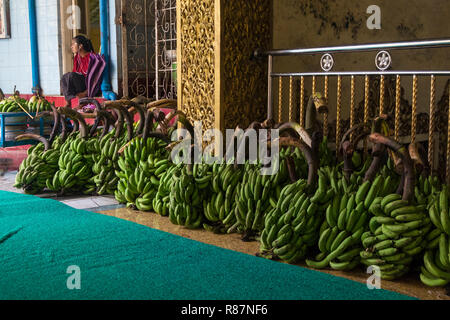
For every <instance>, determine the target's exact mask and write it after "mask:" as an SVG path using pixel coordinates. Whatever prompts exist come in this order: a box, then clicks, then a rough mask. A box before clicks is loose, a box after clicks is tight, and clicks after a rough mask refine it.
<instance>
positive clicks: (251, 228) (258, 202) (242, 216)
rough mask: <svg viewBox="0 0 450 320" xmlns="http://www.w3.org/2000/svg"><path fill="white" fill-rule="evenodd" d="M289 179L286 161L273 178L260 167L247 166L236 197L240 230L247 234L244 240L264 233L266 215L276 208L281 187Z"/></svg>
mask: <svg viewBox="0 0 450 320" xmlns="http://www.w3.org/2000/svg"><path fill="white" fill-rule="evenodd" d="M280 159H281V158H280ZM287 178H288V173H287V165H286V161H285V160H282V159H281V160H280V168H279V170H278V172H277V173H276V174H274V175H272V176H270V175H262V174H261V166H260V165H250V164H248V163H247V164H246V165H245V168H244V175H243V177H242V181H241V182H240V183H239V184H238V186H237V194H236V196H235V197H236V200H235V202H236V208H235V216H236V219H237V221H238V222H239V230H242V231H243V232H244V233H245V234H244V239H248V238H252V237H253V236H254V235H259V234H260V233H261V232H262V231H263V229H264V219H265V214H266V213H267V212H269V210H271V209H272V208H273V207H276V205H277V202H278V199H279V195H280V194H281V187H282V186H284V185H285V184H286V182H287Z"/></svg>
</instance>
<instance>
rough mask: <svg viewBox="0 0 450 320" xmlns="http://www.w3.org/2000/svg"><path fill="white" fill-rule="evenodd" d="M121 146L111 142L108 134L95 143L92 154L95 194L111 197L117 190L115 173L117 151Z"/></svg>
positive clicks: (117, 141)
mask: <svg viewBox="0 0 450 320" xmlns="http://www.w3.org/2000/svg"><path fill="white" fill-rule="evenodd" d="M122 146H123V142H121V141H120V140H115V139H114V140H112V141H111V136H109V134H107V135H105V136H104V137H103V138H102V139H101V140H100V142H99V143H98V144H97V143H96V147H97V148H96V149H97V151H96V152H95V154H94V161H95V164H94V166H93V167H92V172H93V173H94V183H95V185H96V186H97V194H99V195H104V194H110V195H113V194H114V192H115V190H116V189H117V183H118V182H119V177H118V176H116V173H115V171H116V170H119V165H118V159H119V149H120V148H121V147H122Z"/></svg>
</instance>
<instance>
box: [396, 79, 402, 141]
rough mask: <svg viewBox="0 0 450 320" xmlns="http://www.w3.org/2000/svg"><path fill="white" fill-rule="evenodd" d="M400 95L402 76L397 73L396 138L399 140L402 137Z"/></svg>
mask: <svg viewBox="0 0 450 320" xmlns="http://www.w3.org/2000/svg"><path fill="white" fill-rule="evenodd" d="M400 95H401V78H400V76H399V75H397V81H396V83H395V124H394V139H395V140H396V141H398V140H399V137H400Z"/></svg>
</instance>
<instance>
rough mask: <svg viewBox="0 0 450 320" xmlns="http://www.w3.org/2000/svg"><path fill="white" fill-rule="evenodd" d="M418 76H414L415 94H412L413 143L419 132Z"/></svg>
mask: <svg viewBox="0 0 450 320" xmlns="http://www.w3.org/2000/svg"><path fill="white" fill-rule="evenodd" d="M417 85H418V82H417V76H416V75H414V76H413V96H412V112H411V143H415V142H416V132H417Z"/></svg>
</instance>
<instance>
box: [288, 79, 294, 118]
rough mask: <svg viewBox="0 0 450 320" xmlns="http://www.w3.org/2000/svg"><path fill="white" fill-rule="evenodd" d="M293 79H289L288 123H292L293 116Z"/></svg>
mask: <svg viewBox="0 0 450 320" xmlns="http://www.w3.org/2000/svg"><path fill="white" fill-rule="evenodd" d="M293 79H294V78H293V77H289V122H291V121H292V118H293V114H294V106H293V103H292V95H293V86H292V85H293Z"/></svg>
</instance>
